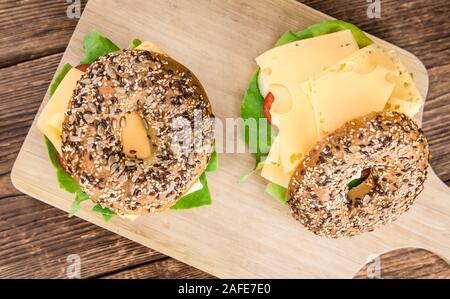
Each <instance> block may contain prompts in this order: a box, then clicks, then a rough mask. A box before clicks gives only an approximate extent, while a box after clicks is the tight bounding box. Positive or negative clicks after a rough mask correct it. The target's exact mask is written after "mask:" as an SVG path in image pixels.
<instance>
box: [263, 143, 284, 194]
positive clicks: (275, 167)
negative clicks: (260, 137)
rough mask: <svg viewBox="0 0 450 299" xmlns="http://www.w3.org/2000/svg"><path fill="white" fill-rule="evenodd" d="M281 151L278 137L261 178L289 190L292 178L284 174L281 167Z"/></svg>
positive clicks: (265, 162) (265, 163)
mask: <svg viewBox="0 0 450 299" xmlns="http://www.w3.org/2000/svg"><path fill="white" fill-rule="evenodd" d="M279 151H280V145H279V136H277V137H276V138H275V140H274V141H273V144H272V146H271V148H270V152H269V155H268V156H267V158H266V160H265V161H264V165H263V168H262V170H261V176H262V177H263V178H265V179H267V180H269V181H271V182H274V183H275V184H278V185H280V186H283V187H285V188H287V186H288V184H289V179H290V177H289V175H287V174H285V173H284V171H283V168H282V167H281V164H280V155H279Z"/></svg>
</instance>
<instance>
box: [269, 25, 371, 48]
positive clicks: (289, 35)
mask: <svg viewBox="0 0 450 299" xmlns="http://www.w3.org/2000/svg"><path fill="white" fill-rule="evenodd" d="M347 29H348V30H350V31H351V32H352V34H353V37H354V38H355V40H356V42H357V43H358V46H359V47H360V48H364V47H366V46H368V45H370V44H372V43H373V41H372V40H371V39H370V38H369V37H368V36H367V35H366V34H365V33H364V32H363V31H362V30H361V29H359V28H358V27H356V26H355V25H353V24H351V23H348V22H344V21H341V20H329V21H323V22H320V23H317V24H313V25H311V26H309V27H307V28H306V29H304V30H302V31H299V32H297V33H295V32H292V31H288V32H286V33H284V34H283V35H282V36H281V38H280V39H279V40H278V41H277V43H276V44H275V46H281V45H284V44H287V43H290V42H294V41H297V40H302V39H307V38H311V37H316V36H320V35H324V34H328V33H333V32H337V31H342V30H347Z"/></svg>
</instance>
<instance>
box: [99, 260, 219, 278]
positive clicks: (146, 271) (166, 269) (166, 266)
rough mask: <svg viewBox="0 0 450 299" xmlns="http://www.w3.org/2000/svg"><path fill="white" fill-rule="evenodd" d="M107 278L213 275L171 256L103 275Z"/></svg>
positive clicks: (208, 276) (197, 276) (205, 276)
mask: <svg viewBox="0 0 450 299" xmlns="http://www.w3.org/2000/svg"><path fill="white" fill-rule="evenodd" d="M102 278H108V279H143V278H145V279H149V278H168V279H175V278H183V279H200V278H202V279H205V278H215V277H214V276H212V275H210V274H207V273H205V272H202V271H200V270H198V269H195V268H193V267H190V266H188V265H186V264H183V263H182V262H180V261H177V260H175V259H172V258H167V259H163V260H158V261H156V262H153V263H148V264H145V265H142V266H139V267H136V268H130V269H126V270H123V271H120V272H117V273H113V274H109V275H105V276H103V277H102Z"/></svg>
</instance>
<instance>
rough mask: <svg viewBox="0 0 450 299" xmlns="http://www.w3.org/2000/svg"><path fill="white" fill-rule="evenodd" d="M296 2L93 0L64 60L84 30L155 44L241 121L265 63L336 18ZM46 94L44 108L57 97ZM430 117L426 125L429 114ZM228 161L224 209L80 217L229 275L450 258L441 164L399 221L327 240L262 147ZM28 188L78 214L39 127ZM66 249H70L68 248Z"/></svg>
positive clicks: (33, 137) (339, 272) (20, 163)
mask: <svg viewBox="0 0 450 299" xmlns="http://www.w3.org/2000/svg"><path fill="white" fill-rule="evenodd" d="M329 18H330V17H329V16H326V15H324V14H322V13H320V12H318V11H315V10H313V9H311V8H309V7H307V6H304V5H301V4H298V3H296V2H293V1H280V0H264V1H245V0H242V1H241V0H233V1H231V0H229V1H223V0H220V1H219V0H218V1H181V0H180V1H167V0H153V1H145V0H135V1H117V0H116V1H111V0H90V1H89V3H88V5H87V6H86V8H85V10H84V13H83V15H82V17H81V19H80V21H79V23H78V26H77V28H76V30H75V32H74V34H73V36H72V39H71V41H70V43H69V45H68V47H67V50H66V53H65V54H64V56H63V58H62V61H61V64H60V65H62V64H64V63H67V62H68V63H71V64H73V65H76V64H77V63H78V61H79V60H80V58H81V57H82V56H83V50H82V39H83V36H84V34H86V33H88V32H90V31H91V29H92V28H96V29H97V30H99V31H100V32H102V33H103V34H104V35H106V36H108V37H109V38H110V39H111V40H113V41H114V42H116V43H117V44H118V45H120V46H121V47H124V48H125V47H126V46H127V45H128V43H129V42H130V41H131V39H133V38H135V37H139V38H140V39H142V40H150V41H153V42H154V43H156V44H157V45H159V46H160V47H161V48H162V49H164V50H165V51H166V52H167V53H169V54H170V56H172V57H174V58H175V59H177V60H178V61H180V62H182V63H183V64H184V65H186V66H188V67H189V68H190V69H191V70H192V71H193V72H194V73H195V74H196V75H197V77H198V78H199V79H200V81H201V82H202V83H203V85H204V87H205V89H206V91H207V93H208V95H209V97H210V100H211V102H212V105H213V109H214V112H215V114H216V116H218V117H220V118H225V117H239V107H240V104H241V100H242V97H243V94H244V91H245V89H246V87H247V83H248V81H249V78H250V76H251V74H252V72H253V71H254V70H255V67H256V64H255V62H254V58H255V57H256V56H258V54H260V53H262V52H264V51H265V50H267V49H269V48H271V47H272V45H273V44H274V42H275V41H276V40H277V39H278V38H279V37H280V35H281V34H282V33H283V32H285V31H287V30H294V31H297V30H301V29H303V28H305V27H306V26H307V25H309V24H312V23H316V22H319V21H321V20H324V19H329ZM377 41H378V42H380V43H381V44H383V45H385V46H387V47H391V48H394V49H396V50H397V51H398V52H399V54H400V56H401V59H402V61H403V63H404V64H405V65H406V66H407V68H408V69H410V70H411V71H413V72H414V74H415V81H416V84H417V86H418V88H419V90H420V92H421V94H422V96H423V97H424V98H425V97H426V94H427V89H428V76H427V72H426V70H425V68H424V66H423V64H422V63H421V62H420V61H419V60H418V59H417V58H416V57H415V56H414V55H412V54H411V53H408V52H406V51H404V50H401V49H399V48H397V47H395V46H393V45H390V44H388V43H386V42H383V41H380V40H378V39H377ZM47 100H48V95H47V96H46V97H45V98H44V100H43V104H42V105H41V109H42V107H43V105H44V104H45V103H46V102H47ZM420 118H421V117H419V119H418V121H420ZM219 163H220V168H219V170H218V171H216V172H214V173H208V181H209V185H210V189H211V192H212V195H213V199H214V204H213V205H212V206H207V207H202V208H197V209H193V210H187V211H171V210H170V211H167V212H165V213H163V214H160V215H156V216H145V217H140V218H139V219H138V220H136V221H135V222H131V221H128V220H123V219H120V218H119V217H114V218H113V220H112V221H110V222H105V221H104V220H103V219H102V218H101V217H100V216H99V215H97V214H95V213H93V212H91V211H90V208H91V207H92V204H91V203H86V202H85V203H83V205H84V208H83V210H82V211H80V212H79V214H78V216H79V217H81V218H83V219H85V220H87V221H90V222H92V223H95V224H97V225H99V226H101V227H104V228H106V229H108V230H111V231H113V232H115V233H117V234H120V235H122V236H125V237H127V238H129V239H131V240H134V241H136V242H139V243H141V244H144V245H146V246H148V247H151V248H153V249H155V250H158V251H160V252H163V253H164V254H167V255H170V256H172V257H174V258H176V259H179V260H181V261H183V262H185V263H187V264H190V265H192V266H194V267H197V268H199V269H201V270H204V271H206V272H209V273H211V274H213V275H216V276H218V277H222V278H233V277H245V278H255V277H297V278H299V277H352V276H353V275H354V273H355V272H356V271H357V270H358V269H360V268H361V267H362V266H363V265H364V264H365V263H366V262H367V261H368V259H370V258H373V257H374V255H378V254H381V253H383V252H385V251H389V250H392V249H395V248H400V247H420V248H424V249H428V250H431V251H433V252H435V253H436V254H438V255H440V256H441V257H443V258H444V259H446V260H447V261H448V260H449V259H450V192H449V189H448V188H447V186H445V185H444V184H443V183H442V182H441V181H440V180H439V179H438V177H437V176H436V175H435V173H434V172H433V171H432V170H431V171H430V175H429V178H428V180H427V182H426V187H425V190H424V191H423V193H422V194H421V195H420V198H419V199H418V201H417V202H416V204H415V205H414V206H413V207H412V208H411V210H410V211H409V212H408V213H406V214H405V215H403V216H401V217H400V219H399V220H398V221H396V222H395V223H392V224H389V225H386V226H384V227H383V228H381V229H379V230H377V231H376V232H373V233H367V234H363V235H361V236H357V237H353V238H350V239H337V240H334V239H326V238H322V237H317V236H315V235H313V234H312V233H310V232H309V231H307V230H306V229H304V228H303V227H302V226H301V225H300V224H299V223H298V222H296V221H295V220H294V219H293V218H292V217H291V216H290V215H289V211H288V208H287V206H284V205H282V204H280V203H279V202H277V201H275V200H274V199H272V198H271V197H270V196H269V195H267V194H266V193H265V192H264V188H265V185H266V181H265V180H263V179H262V178H260V177H259V176H257V175H255V176H253V177H252V178H250V179H249V180H248V182H247V183H245V184H238V178H239V177H240V176H241V175H243V174H245V173H246V172H248V170H249V169H251V168H252V167H253V164H254V159H253V157H252V156H251V155H250V154H220V155H219ZM11 179H12V181H13V183H14V185H15V186H16V187H17V189H19V190H21V191H22V192H24V193H26V194H29V195H30V196H33V197H35V198H37V199H39V200H42V201H43V202H46V203H48V204H50V205H52V206H55V207H57V208H59V209H62V210H65V211H68V209H69V207H70V205H71V203H72V201H73V196H72V195H71V194H68V193H66V192H65V191H63V190H61V189H59V188H58V185H57V182H56V178H55V171H54V169H53V167H52V165H51V164H50V162H49V160H48V156H47V152H46V149H45V145H44V141H43V136H42V135H41V134H40V132H39V131H38V129H37V128H36V126H35V122H34V123H33V125H32V127H31V129H30V131H29V133H28V136H27V138H26V140H25V142H24V144H23V147H22V149H21V151H20V153H19V155H18V158H17V160H16V163H15V165H14V168H13V170H12V173H11ZM62 246H63V245H62Z"/></svg>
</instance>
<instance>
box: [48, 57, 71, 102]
mask: <svg viewBox="0 0 450 299" xmlns="http://www.w3.org/2000/svg"><path fill="white" fill-rule="evenodd" d="M71 68H72V65H70V64H69V63H66V64H65V65H63V67H62V68H61V70H60V71H59V73H58V75H57V76H56V77H55V79H53V82H52V84H51V85H50V96H52V95H53V94H54V93H55V91H56V88H57V87H58V86H59V83H61V81H62V79H64V77H65V76H66V74H67V73H68V72H69V71H70V69H71Z"/></svg>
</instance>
